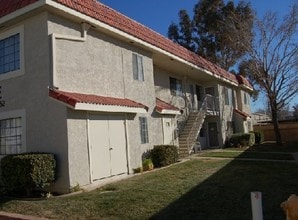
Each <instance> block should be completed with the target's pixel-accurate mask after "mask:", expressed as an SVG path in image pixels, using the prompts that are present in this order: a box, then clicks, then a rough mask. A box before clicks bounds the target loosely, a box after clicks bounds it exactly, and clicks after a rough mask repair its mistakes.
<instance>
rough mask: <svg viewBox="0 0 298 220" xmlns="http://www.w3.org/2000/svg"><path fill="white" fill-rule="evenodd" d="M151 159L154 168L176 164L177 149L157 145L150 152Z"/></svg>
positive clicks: (170, 146) (171, 146)
mask: <svg viewBox="0 0 298 220" xmlns="http://www.w3.org/2000/svg"><path fill="white" fill-rule="evenodd" d="M151 158H152V162H153V165H154V167H163V166H167V165H170V164H172V163H176V162H177V160H178V148H177V147H176V146H173V145H157V146H154V148H153V149H152V150H151Z"/></svg>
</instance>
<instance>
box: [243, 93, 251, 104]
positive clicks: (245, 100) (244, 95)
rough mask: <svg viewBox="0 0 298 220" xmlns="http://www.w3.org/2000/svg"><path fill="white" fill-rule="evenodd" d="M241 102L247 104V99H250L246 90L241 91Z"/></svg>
mask: <svg viewBox="0 0 298 220" xmlns="http://www.w3.org/2000/svg"><path fill="white" fill-rule="evenodd" d="M243 99H244V100H243V102H244V104H245V105H248V104H249V101H250V100H249V99H250V97H249V94H248V93H247V92H243Z"/></svg>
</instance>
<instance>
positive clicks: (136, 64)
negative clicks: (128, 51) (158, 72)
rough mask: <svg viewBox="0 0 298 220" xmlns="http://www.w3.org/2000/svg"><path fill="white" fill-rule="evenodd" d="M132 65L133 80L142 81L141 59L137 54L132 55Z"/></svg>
mask: <svg viewBox="0 0 298 220" xmlns="http://www.w3.org/2000/svg"><path fill="white" fill-rule="evenodd" d="M132 65H133V79H134V80H139V81H144V71H143V57H141V56H140V55H137V54H132Z"/></svg>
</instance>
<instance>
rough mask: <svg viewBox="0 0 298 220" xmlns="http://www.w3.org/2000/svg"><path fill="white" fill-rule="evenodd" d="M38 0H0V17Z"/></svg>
mask: <svg viewBox="0 0 298 220" xmlns="http://www.w3.org/2000/svg"><path fill="white" fill-rule="evenodd" d="M37 1H38V0H0V6H1V7H0V18H1V17H4V16H5V15H8V14H10V13H12V12H14V11H16V10H18V9H20V8H23V7H25V6H27V5H30V4H32V3H34V2H37Z"/></svg>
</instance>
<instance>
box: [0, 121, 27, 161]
mask: <svg viewBox="0 0 298 220" xmlns="http://www.w3.org/2000/svg"><path fill="white" fill-rule="evenodd" d="M21 147H22V118H21V117H18V118H10V119H4V120H0V155H7V154H17V153H20V152H21Z"/></svg>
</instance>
